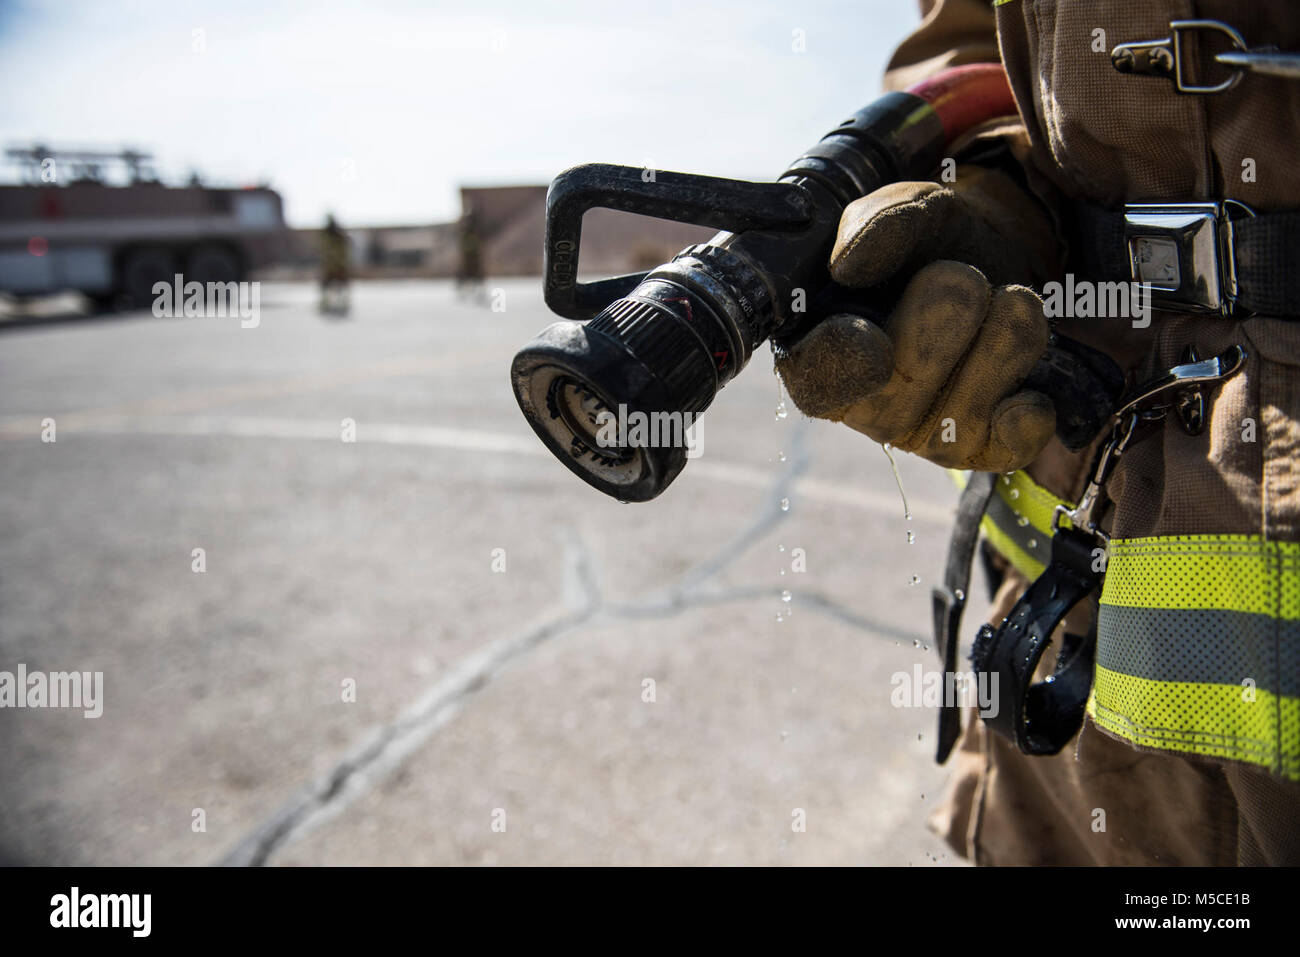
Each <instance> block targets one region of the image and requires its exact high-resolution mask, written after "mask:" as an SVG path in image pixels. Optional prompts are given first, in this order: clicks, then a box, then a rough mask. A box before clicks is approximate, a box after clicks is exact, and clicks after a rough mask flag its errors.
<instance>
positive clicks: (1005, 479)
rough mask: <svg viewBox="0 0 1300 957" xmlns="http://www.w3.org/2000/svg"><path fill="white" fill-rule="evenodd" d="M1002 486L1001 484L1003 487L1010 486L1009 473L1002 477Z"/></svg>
mask: <svg viewBox="0 0 1300 957" xmlns="http://www.w3.org/2000/svg"><path fill="white" fill-rule="evenodd" d="M1002 484H1003V485H1010V484H1011V473H1010V472H1008V473H1007V474H1006V475H1004V476H1002Z"/></svg>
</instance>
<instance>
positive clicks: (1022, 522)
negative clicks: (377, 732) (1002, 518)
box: [1016, 515, 1029, 528]
mask: <svg viewBox="0 0 1300 957" xmlns="http://www.w3.org/2000/svg"><path fill="white" fill-rule="evenodd" d="M1016 524H1017V525H1019V526H1020V527H1021V528H1024V527H1025V526H1026V525H1028V524H1029V519H1027V518H1025V516H1023V515H1020V516H1018V517H1017V518H1016Z"/></svg>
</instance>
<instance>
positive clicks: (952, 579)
mask: <svg viewBox="0 0 1300 957" xmlns="http://www.w3.org/2000/svg"><path fill="white" fill-rule="evenodd" d="M997 478H998V477H997V475H996V474H994V473H992V472H972V473H971V475H970V479H969V480H968V481H967V482H966V487H965V488H964V489H962V493H961V498H960V499H958V502H957V516H956V518H955V519H954V520H953V529H952V538H950V539H949V540H948V562H947V564H946V566H945V567H944V572H943V584H942V585H938V586H936V587H935V588H933V589H932V590H931V592H930V597H931V600H932V602H933V609H934V647H935V650H936V651H938V652H939V654H940V656H941V657H942V658H943V670H944V677H945V682H944V686H945V687H947V680H946V678H947V675H948V674H951V673H953V672H954V671H955V670H956V667H957V649H958V644H959V641H958V639H959V637H960V633H961V615H962V611H963V610H965V608H966V596H967V594H968V593H969V591H970V569H971V563H972V561H973V560H974V558H975V546H976V545H977V544H978V543H979V537H980V520H981V519H982V518H983V517H984V512H985V510H986V509H987V508H988V505H989V500H990V499H992V498H993V489H994V488H995V487H996V483H997ZM960 735H961V708H959V707H958V706H957V703H956V702H955V701H948V700H946V699H945V700H944V702H943V703H942V705H941V706H940V708H939V737H938V742H939V743H938V747H937V749H936V751H935V756H934V759H935V761H937V762H938V763H939V764H943V763H944V762H945V761H947V760H948V755H949V754H951V753H952V748H953V745H954V744H956V743H957V738H958V737H959V736H960Z"/></svg>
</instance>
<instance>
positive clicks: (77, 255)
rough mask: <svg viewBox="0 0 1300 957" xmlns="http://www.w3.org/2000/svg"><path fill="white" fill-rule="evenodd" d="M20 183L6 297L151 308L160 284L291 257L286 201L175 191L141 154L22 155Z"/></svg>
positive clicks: (13, 151) (230, 274) (1, 204)
mask: <svg viewBox="0 0 1300 957" xmlns="http://www.w3.org/2000/svg"><path fill="white" fill-rule="evenodd" d="M6 158H7V159H8V160H9V162H10V163H11V164H16V165H17V166H18V167H19V168H20V169H21V173H22V175H21V182H18V183H12V184H4V185H0V293H7V294H8V295H10V296H13V297H15V298H19V299H21V298H26V297H32V296H41V295H48V294H51V293H58V292H70V291H73V292H80V293H82V294H84V295H85V296H87V297H88V298H89V299H90V300H92V302H94V303H95V304H96V305H97V306H98V307H100V308H107V307H112V306H118V305H144V304H146V303H148V302H150V301H151V300H152V298H153V293H152V290H153V286H154V283H156V282H167V283H168V284H171V282H172V281H173V279H174V277H175V276H176V274H178V273H179V274H182V275H183V276H184V278H185V281H186V282H190V281H198V282H201V283H205V284H206V283H209V282H238V281H241V280H243V279H245V278H246V277H247V276H248V274H249V273H250V272H251V271H252V270H254V269H257V268H259V267H261V266H263V265H267V264H269V263H271V262H275V261H276V260H278V259H281V258H283V256H284V255H285V253H286V252H287V250H288V248H289V247H288V231H287V227H286V226H285V222H284V209H283V203H282V201H281V199H280V195H279V194H278V193H276V192H275V191H274V190H272V189H269V188H266V187H263V186H258V187H248V188H243V189H221V188H212V187H208V186H204V185H202V184H201V183H200V182H199V181H198V178H197V176H195V177H192V179H191V181H190V183H189V184H188V185H185V186H167V185H164V184H163V183H161V182H160V181H159V180H158V179H157V177H156V176H155V175H154V174H153V172H152V157H151V156H150V155H149V154H147V153H142V152H140V151H137V150H132V149H122V150H117V151H98V150H51V149H47V148H46V147H44V146H41V145H39V144H38V145H34V146H23V147H12V148H10V149H8V150H6Z"/></svg>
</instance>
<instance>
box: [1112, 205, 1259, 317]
mask: <svg viewBox="0 0 1300 957" xmlns="http://www.w3.org/2000/svg"><path fill="white" fill-rule="evenodd" d="M1230 206H1231V207H1234V208H1236V207H1239V208H1241V209H1242V210H1245V212H1246V213H1247V214H1248V215H1251V216H1254V215H1255V213H1254V211H1253V210H1251V209H1250V207H1248V206H1246V205H1245V204H1244V203H1239V202H1237V201H1236V200H1226V201H1224V202H1222V203H1129V204H1128V205H1126V206H1125V207H1124V245H1125V247H1126V249H1127V252H1128V260H1129V272H1130V274H1131V275H1132V277H1133V281H1134V282H1139V283H1142V284H1143V285H1144V286H1145V287H1146V288H1147V290H1148V293H1149V295H1150V297H1151V303H1152V305H1154V306H1156V307H1158V308H1166V309H1178V310H1182V311H1184V312H1208V313H1216V314H1218V315H1221V316H1227V315H1231V313H1232V309H1233V305H1234V304H1235V302H1236V299H1237V263H1236V256H1235V255H1234V252H1233V233H1232V219H1231V217H1230V215H1229V207H1230Z"/></svg>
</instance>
